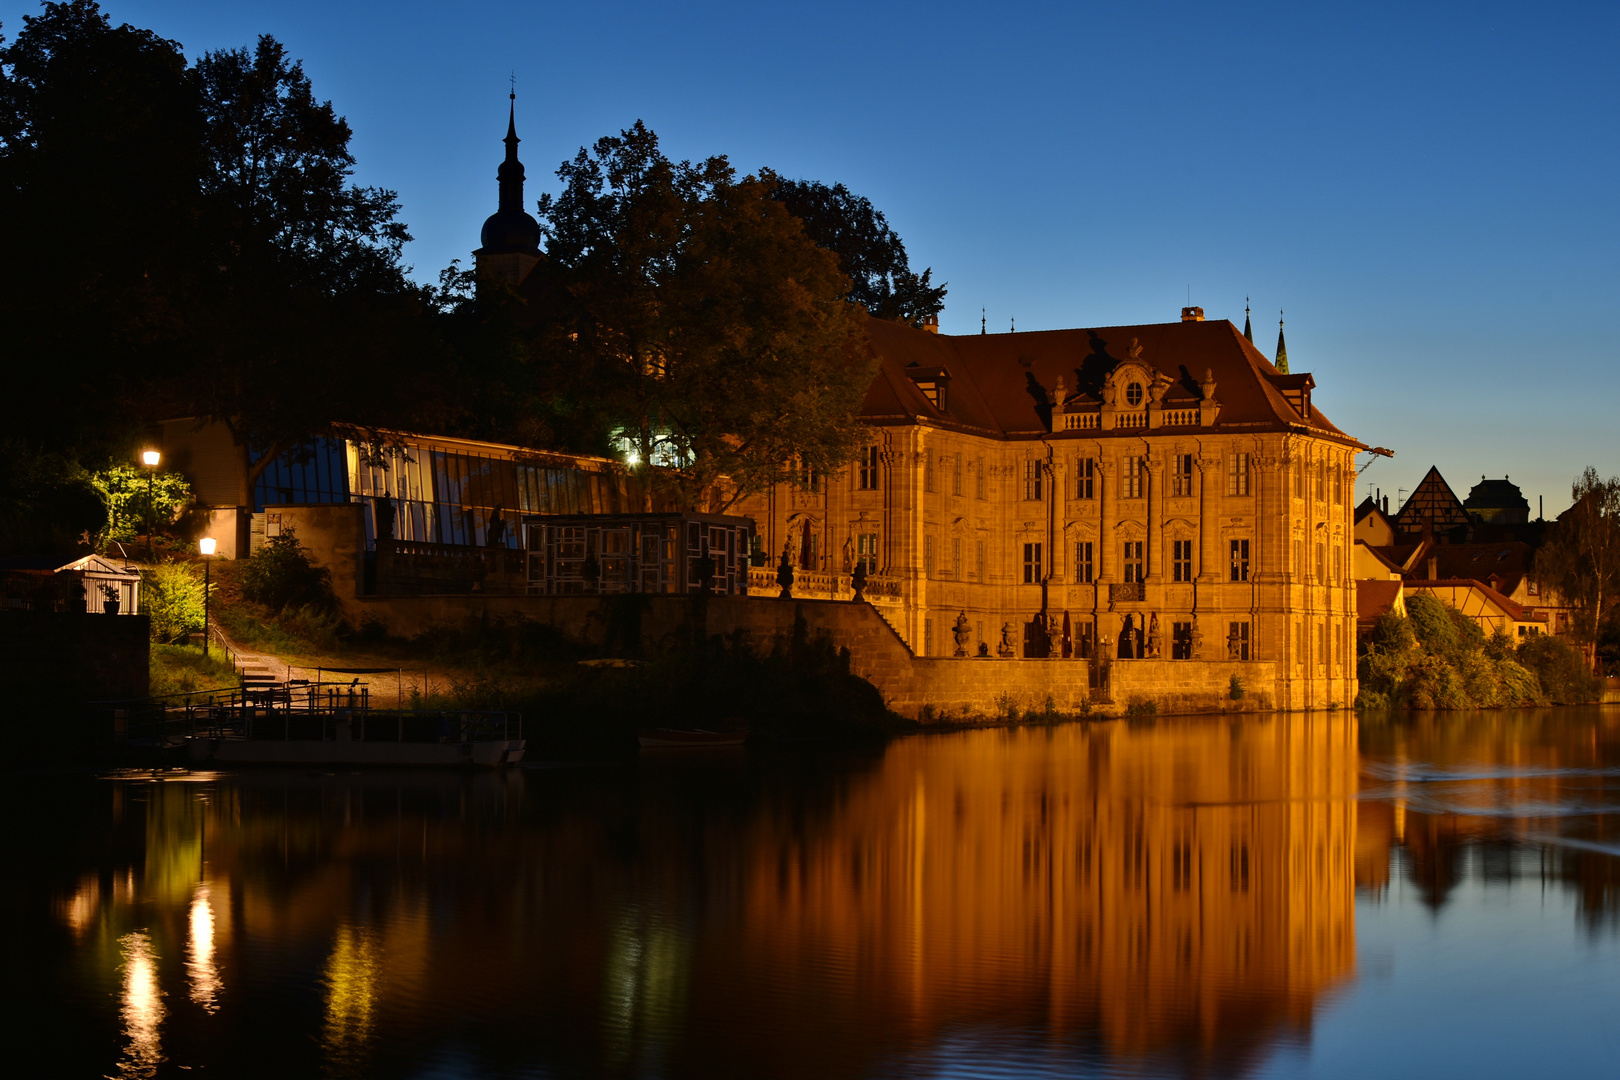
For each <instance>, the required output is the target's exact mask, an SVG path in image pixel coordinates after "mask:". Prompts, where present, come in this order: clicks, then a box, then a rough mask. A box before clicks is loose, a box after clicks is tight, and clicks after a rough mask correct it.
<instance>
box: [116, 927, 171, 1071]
mask: <svg viewBox="0 0 1620 1080" xmlns="http://www.w3.org/2000/svg"><path fill="white" fill-rule="evenodd" d="M118 948H119V951H120V952H121V953H122V954H123V969H124V986H123V998H122V1002H121V1006H122V1008H121V1013H122V1018H123V1021H124V1039H125V1046H124V1057H123V1059H122V1060H121V1061H119V1063H118V1075H119V1076H120V1077H131V1078H133V1077H147V1076H156V1075H157V1070H158V1066H159V1065H161V1064H162V1063H163V1047H162V1045H161V1041H160V1036H161V1035H162V1027H163V990H162V989H161V988H160V987H159V986H158V973H157V955H156V954H155V953H154V952H153V951H152V939H151V936H150V935H148V934H147V932H146V931H145V930H136V931H133V932H132V933H128V934H125V935H124V936H123V937H121V938H119V939H118Z"/></svg>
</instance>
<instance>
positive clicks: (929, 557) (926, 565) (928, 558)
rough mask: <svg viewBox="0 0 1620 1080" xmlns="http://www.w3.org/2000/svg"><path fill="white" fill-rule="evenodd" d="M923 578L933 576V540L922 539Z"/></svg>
mask: <svg viewBox="0 0 1620 1080" xmlns="http://www.w3.org/2000/svg"><path fill="white" fill-rule="evenodd" d="M923 576H924V577H933V576H934V538H933V537H932V536H925V537H923Z"/></svg>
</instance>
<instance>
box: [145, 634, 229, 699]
mask: <svg viewBox="0 0 1620 1080" xmlns="http://www.w3.org/2000/svg"><path fill="white" fill-rule="evenodd" d="M151 656H152V659H151V671H152V682H151V690H150V693H151V695H152V696H153V697H160V696H162V695H164V694H186V693H191V692H192V691H196V690H224V689H229V688H231V687H236V686H240V685H241V679H240V678H238V677H237V674H236V672H235V671H234V670H233V669H232V668H231V665H230V663H229V662H228V661H227V660H226V659H225V658H224V657H223V656H222V655H221V654H220V653H218V652H211V653H210V654H209V655H208V656H206V657H204V656H203V651H202V648H201V647H200V646H197V645H153V646H152V654H151Z"/></svg>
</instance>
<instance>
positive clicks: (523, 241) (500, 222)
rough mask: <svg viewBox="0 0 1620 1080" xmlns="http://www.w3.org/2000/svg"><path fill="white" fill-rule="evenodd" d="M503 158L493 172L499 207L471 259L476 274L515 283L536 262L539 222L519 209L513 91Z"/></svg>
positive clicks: (520, 173)
mask: <svg viewBox="0 0 1620 1080" xmlns="http://www.w3.org/2000/svg"><path fill="white" fill-rule="evenodd" d="M508 101H509V106H508V112H507V118H506V139H505V142H506V160H505V161H503V162H501V167H500V168H499V169H497V170H496V172H495V179H496V181H497V182H498V183H499V184H500V193H501V199H500V208H499V209H498V210H496V211H495V213H493V214H491V215H490V217H489V219H488V220H487V221H485V222H484V229H483V232H482V233H480V234H479V244H480V246H479V248H478V250H477V251H475V252H473V259H474V260H475V265H476V266H477V268H478V273H479V275H480V276H488V277H492V278H497V279H499V280H502V281H505V282H506V283H507V284H509V285H512V286H516V285H517V284H518V283H519V282H521V281H522V280H523V279H524V278H525V277H527V276H528V273H529V271H530V270H533V269H534V265H535V263H537V262H539V261H540V223H539V222H537V221H535V220H534V218H532V217H530V216H529V214H528V212H527V211H525V210H524V209H523V163H522V162H521V161H519V160H518V142H519V140H518V136H517V93H516V92H515V91H514V92H513V93H511V94H509V95H508Z"/></svg>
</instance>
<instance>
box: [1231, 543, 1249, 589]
mask: <svg viewBox="0 0 1620 1080" xmlns="http://www.w3.org/2000/svg"><path fill="white" fill-rule="evenodd" d="M1230 551H1231V554H1232V570H1231V574H1230V578H1231V580H1232V581H1248V580H1249V542H1248V541H1247V540H1233V541H1232V542H1231V545H1230Z"/></svg>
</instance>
